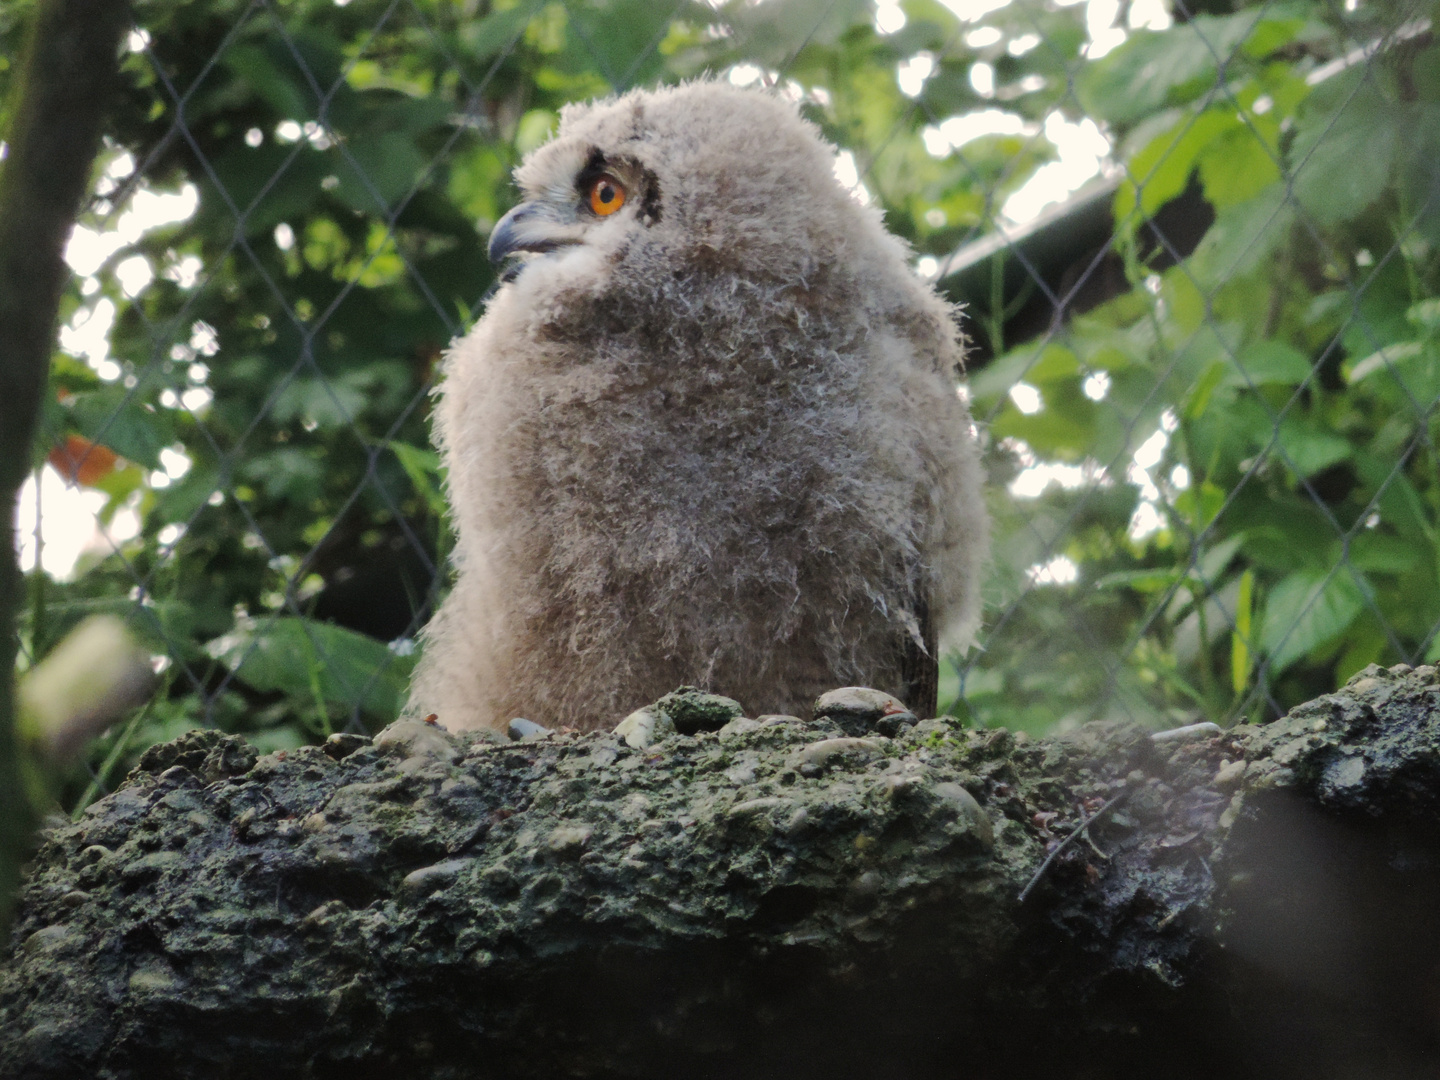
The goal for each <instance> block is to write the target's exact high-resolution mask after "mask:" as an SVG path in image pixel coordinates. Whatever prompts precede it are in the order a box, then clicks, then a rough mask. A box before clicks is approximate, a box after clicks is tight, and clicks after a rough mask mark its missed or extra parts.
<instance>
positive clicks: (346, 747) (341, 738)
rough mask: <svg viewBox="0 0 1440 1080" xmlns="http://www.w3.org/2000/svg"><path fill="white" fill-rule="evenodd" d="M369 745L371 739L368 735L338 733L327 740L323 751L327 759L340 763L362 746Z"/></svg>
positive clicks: (347, 732)
mask: <svg viewBox="0 0 1440 1080" xmlns="http://www.w3.org/2000/svg"><path fill="white" fill-rule="evenodd" d="M369 745H370V737H369V736H368V735H356V734H354V733H353V732H349V731H337V732H335V734H334V735H331V736H330V737H329V738H328V739H326V740H325V744H324V746H323V747H322V749H323V750H324V751H325V756H326V757H329V758H333V759H334V760H336V761H340V760H341V759H343V758H347V757H349V756H350V755H351V754H353V753H354V752H355V751H356V750H359V749H360V748H361V747H362V746H369Z"/></svg>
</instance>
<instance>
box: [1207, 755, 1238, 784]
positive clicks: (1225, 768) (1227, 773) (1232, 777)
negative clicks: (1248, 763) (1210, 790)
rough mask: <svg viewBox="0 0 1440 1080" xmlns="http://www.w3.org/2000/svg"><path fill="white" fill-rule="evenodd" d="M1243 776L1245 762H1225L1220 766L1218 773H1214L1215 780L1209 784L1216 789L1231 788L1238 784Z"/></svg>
mask: <svg viewBox="0 0 1440 1080" xmlns="http://www.w3.org/2000/svg"><path fill="white" fill-rule="evenodd" d="M1244 775H1245V762H1244V760H1243V759H1242V760H1240V761H1227V762H1225V763H1224V764H1223V765H1221V766H1220V769H1219V771H1217V772H1216V773H1215V779H1214V780H1212V781H1211V783H1212V784H1214V785H1215V786H1216V787H1218V788H1227V787H1233V786H1234V785H1236V784H1238V783H1239V782H1240V778H1241V777H1242V776H1244Z"/></svg>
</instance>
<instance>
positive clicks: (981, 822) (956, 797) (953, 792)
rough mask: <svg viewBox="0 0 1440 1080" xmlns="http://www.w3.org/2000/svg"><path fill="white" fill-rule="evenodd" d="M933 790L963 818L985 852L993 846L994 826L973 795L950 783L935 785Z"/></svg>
mask: <svg viewBox="0 0 1440 1080" xmlns="http://www.w3.org/2000/svg"><path fill="white" fill-rule="evenodd" d="M934 790H935V794H936V795H938V796H939V797H940V798H941V799H943V800H944V801H945V802H947V803H949V804H950V805H951V806H952V807H954V808H955V810H956V811H958V814H959V816H960V817H962V818H964V820H965V822H966V823H967V824H968V825H969V826H970V829H971V831H972V832H974V834H975V836H976V838H977V839H978V840H979V841H980V844H981V846H982V847H984V848H985V850H986V851H989V850H990V849H991V848H993V847H994V846H995V826H994V825H992V824H991V823H990V815H989V814H987V813H985V809H984V807H982V806H981V805H980V804H979V803H978V802H976V801H975V796H974V795H971V794H970V792H968V791H966V790H965V789H964V788H963V787H961V786H960V785H959V784H956V783H954V782H952V781H946V782H945V783H943V784H936V785H935V789H934Z"/></svg>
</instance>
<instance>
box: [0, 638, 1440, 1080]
mask: <svg viewBox="0 0 1440 1080" xmlns="http://www.w3.org/2000/svg"><path fill="white" fill-rule="evenodd" d="M852 735H853V733H849V734H847V733H846V732H845V731H843V730H841V729H840V727H839V726H838V725H837V724H835V723H834V722H833V721H828V720H826V721H818V722H815V723H811V724H802V723H800V722H798V721H796V722H793V723H788V722H780V723H773V724H769V725H757V724H755V723H754V722H751V721H739V722H735V723H732V724H730V725H729V726H728V727H727V728H725V729H724V730H723V731H722V732H720V733H715V732H703V733H700V734H697V735H691V736H687V735H679V734H675V735H670V736H669V737H667V738H665V739H664V740H663V741H661V742H660V743H658V744H656V745H653V746H650V747H648V748H646V749H643V750H636V749H633V748H631V747H630V746H628V745H627V744H625V743H624V742H622V741H620V740H619V739H618V738H617V737H615V736H612V735H606V734H590V735H570V734H557V735H552V736H549V737H547V738H540V739H536V740H534V741H526V742H504V743H501V742H497V741H494V739H493V738H491V737H488V736H484V735H478V734H466V735H461V736H451V735H448V734H446V733H444V732H443V731H440V730H438V729H436V728H433V727H427V726H425V725H423V724H419V723H413V722H411V723H402V724H397V725H395V726H393V727H392V728H390V729H387V731H386V732H384V733H382V734H381V735H380V736H378V737H377V738H376V739H375V740H374V742H373V744H372V743H371V742H370V741H369V740H364V739H359V738H357V737H355V736H336V737H335V738H334V739H332V740H331V742H330V743H329V744H327V745H326V746H325V747H324V748H309V749H304V750H299V751H290V752H288V753H277V754H272V755H269V756H267V757H263V758H260V759H258V760H256V757H255V754H254V751H253V750H251V749H249V747H248V746H247V744H245V743H244V742H243V741H241V740H239V739H234V738H229V737H226V736H223V735H219V734H216V733H213V732H197V733H192V734H191V735H188V736H186V737H184V738H182V739H181V740H179V741H178V742H175V743H171V744H167V745H165V746H161V747H156V748H154V749H153V750H152V751H150V752H149V753H148V754H147V755H146V758H145V760H144V761H143V763H142V765H141V767H140V768H139V769H138V770H137V771H136V773H135V774H134V775H132V777H131V778H130V780H129V782H128V784H127V786H126V787H125V788H124V789H122V790H121V791H119V792H117V793H116V794H114V795H112V796H110V797H109V798H107V799H105V800H103V801H102V802H100V803H98V804H97V805H95V806H93V807H91V809H90V810H89V811H87V812H86V814H85V815H84V818H83V820H81V821H79V822H78V823H75V824H72V825H66V826H63V827H59V828H57V829H55V830H53V831H52V832H51V833H50V834H49V836H48V838H47V840H46V842H45V844H44V847H43V849H42V851H41V853H40V855H39V857H38V859H37V860H36V863H35V865H34V867H33V870H32V872H31V875H30V880H29V884H28V888H27V891H26V893H25V895H24V901H23V907H22V911H21V922H20V925H19V928H18V931H17V933H16V935H15V938H14V942H13V946H12V949H13V951H12V953H11V954H10V956H9V958H8V960H7V961H6V965H5V967H4V968H3V969H0V1075H4V1076H7V1077H9V1076H16V1077H19V1076H24V1077H34V1078H42V1077H86V1078H91V1077H131V1076H134V1077H141V1076H144V1077H152V1076H175V1077H197V1078H199V1077H204V1078H206V1080H210V1078H214V1077H248V1076H264V1077H266V1078H267V1080H277V1078H280V1077H292V1076H294V1077H301V1076H304V1077H329V1076H345V1077H372V1076H373V1077H387V1078H388V1077H393V1076H397V1075H403V1076H407V1077H411V1076H414V1077H419V1076H433V1077H457V1078H458V1077H478V1078H484V1077H496V1078H500V1077H505V1078H510V1077H555V1076H567V1075H568V1076H582V1077H607V1078H621V1077H625V1078H641V1077H646V1078H648V1077H657V1078H658V1077H665V1078H679V1080H699V1078H706V1077H717V1078H718V1077H726V1078H731V1077H735V1078H739V1077H770V1076H774V1077H810V1076H826V1077H857V1078H858V1077H865V1078H887V1077H896V1078H899V1077H916V1078H918V1077H937V1078H940V1077H943V1078H946V1080H956V1078H963V1077H1016V1078H1021V1077H1025V1078H1032V1077H1046V1078H1049V1077H1096V1078H1101V1077H1104V1078H1107V1080H1108V1078H1117V1077H1120V1078H1124V1077H1135V1078H1141V1077H1144V1078H1147V1080H1149V1078H1153V1077H1158V1076H1165V1077H1170V1078H1174V1077H1192V1076H1193V1077H1197V1078H1198V1077H1205V1078H1207V1080H1214V1078H1227V1080H1229V1078H1243V1077H1256V1078H1260V1077H1264V1078H1267V1080H1268V1078H1275V1077H1289V1076H1296V1077H1300V1076H1304V1077H1306V1078H1307V1080H1315V1078H1320V1080H1324V1078H1329V1077H1334V1078H1337V1080H1338V1078H1340V1077H1354V1076H1362V1075H1363V1076H1365V1077H1376V1078H1402V1077H1403V1078H1409V1077H1416V1078H1418V1077H1427V1078H1433V1077H1434V1076H1435V1075H1436V1063H1437V1061H1440V919H1437V918H1436V913H1437V911H1440V676H1437V673H1436V670H1435V669H1434V668H1429V667H1424V668H1417V669H1414V670H1413V671H1412V670H1411V669H1408V668H1395V669H1392V670H1391V671H1389V672H1386V671H1383V670H1381V669H1379V668H1371V669H1368V670H1367V671H1366V672H1365V673H1363V674H1362V675H1361V676H1357V678H1356V679H1354V680H1352V681H1351V683H1350V684H1348V685H1347V686H1346V687H1345V689H1343V690H1341V691H1339V692H1338V693H1336V694H1334V695H1331V696H1328V697H1324V698H1321V699H1319V700H1317V701H1315V702H1312V703H1310V704H1308V705H1306V706H1304V707H1302V708H1299V709H1297V710H1295V711H1294V712H1293V713H1291V714H1290V715H1289V716H1288V717H1286V718H1284V719H1282V720H1279V721H1277V722H1275V723H1272V724H1268V725H1265V726H1260V727H1254V726H1246V727H1239V728H1236V729H1233V730H1231V731H1229V732H1225V733H1223V734H1218V735H1214V736H1213V737H1211V736H1206V735H1203V734H1200V735H1198V736H1197V737H1192V738H1188V739H1186V738H1179V739H1168V740H1164V741H1156V740H1153V739H1152V738H1150V737H1149V735H1148V733H1146V732H1144V731H1142V730H1140V729H1138V728H1132V727H1125V726H1117V725H1102V724H1097V725H1091V726H1088V727H1085V728H1082V729H1080V730H1078V731H1076V732H1074V733H1071V734H1069V735H1065V736H1061V737H1058V738H1054V739H1046V740H1038V741H1029V740H1026V739H1025V738H1024V737H1021V736H1014V735H1012V734H1010V733H1008V732H1005V731H1003V730H993V731H973V730H964V729H961V728H960V727H959V726H958V725H952V724H950V723H949V722H947V721H944V720H937V721H926V722H923V723H920V724H918V725H916V726H914V727H909V728H904V727H902V728H900V730H898V731H893V734H892V736H891V737H885V736H882V735H878V734H871V735H868V736H865V737H863V738H854V737H852ZM1092 816H1093V821H1092V823H1091V824H1090V826H1089V827H1088V829H1086V830H1085V832H1084V834H1083V835H1078V836H1075V837H1074V838H1073V840H1072V841H1071V842H1070V843H1068V844H1066V845H1065V846H1064V847H1063V849H1062V850H1060V851H1059V854H1058V855H1056V856H1055V857H1054V858H1053V859H1051V860H1050V862H1049V864H1048V866H1047V867H1046V870H1045V873H1044V874H1043V875H1042V876H1041V877H1040V879H1039V881H1038V882H1035V883H1033V887H1030V888H1029V889H1028V893H1027V894H1026V896H1025V898H1024V899H1023V900H1022V899H1021V894H1022V892H1025V891H1026V889H1027V886H1029V885H1031V883H1032V879H1033V878H1034V876H1035V874H1036V871H1037V868H1039V867H1040V866H1041V864H1042V861H1043V860H1045V858H1046V856H1047V853H1053V852H1054V850H1055V849H1056V847H1057V846H1058V845H1059V844H1060V842H1061V840H1062V839H1063V838H1065V837H1067V836H1070V835H1071V834H1072V833H1074V832H1075V830H1076V828H1077V826H1079V825H1080V824H1081V823H1082V821H1084V820H1085V819H1086V818H1089V817H1092Z"/></svg>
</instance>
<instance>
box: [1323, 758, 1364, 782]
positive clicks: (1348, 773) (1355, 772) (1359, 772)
mask: <svg viewBox="0 0 1440 1080" xmlns="http://www.w3.org/2000/svg"><path fill="white" fill-rule="evenodd" d="M1324 779H1325V783H1326V784H1328V785H1330V786H1331V787H1333V788H1358V787H1359V786H1360V785H1361V783H1362V782H1363V781H1364V779H1365V759H1364V758H1363V757H1359V756H1358V755H1357V756H1355V757H1342V758H1338V759H1336V760H1335V761H1332V762H1331V763H1330V764H1329V765H1327V766H1326V767H1325V774H1324Z"/></svg>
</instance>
